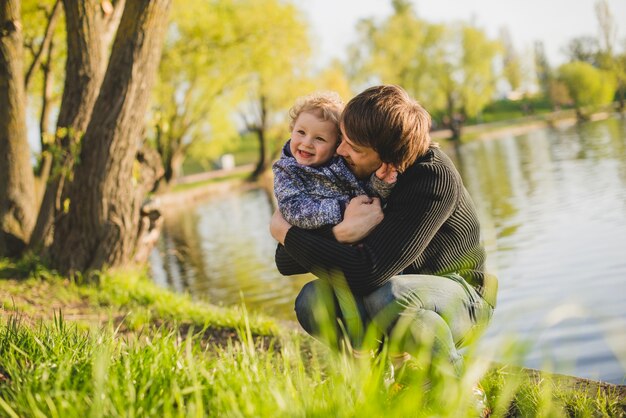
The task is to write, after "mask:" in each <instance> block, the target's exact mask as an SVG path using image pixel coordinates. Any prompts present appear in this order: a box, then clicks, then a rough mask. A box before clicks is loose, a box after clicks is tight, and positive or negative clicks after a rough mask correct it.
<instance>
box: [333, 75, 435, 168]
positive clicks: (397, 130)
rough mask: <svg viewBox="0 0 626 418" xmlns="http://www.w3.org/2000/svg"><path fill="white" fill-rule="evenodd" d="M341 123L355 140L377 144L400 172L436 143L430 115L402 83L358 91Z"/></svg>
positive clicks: (374, 147) (385, 159) (371, 145)
mask: <svg viewBox="0 0 626 418" xmlns="http://www.w3.org/2000/svg"><path fill="white" fill-rule="evenodd" d="M341 123H342V124H343V129H344V131H345V133H346V135H347V136H348V138H349V139H350V140H351V141H352V142H354V143H355V144H357V145H361V146H365V147H369V148H373V149H374V150H375V151H376V152H377V153H378V154H379V155H380V159H381V160H382V161H383V162H386V163H391V164H394V165H395V166H396V168H397V169H398V171H400V172H402V171H404V170H406V168H407V167H408V166H410V165H411V164H413V163H414V162H415V160H417V159H418V158H419V157H421V156H423V155H424V154H426V152H427V151H428V148H429V147H430V146H431V145H436V144H431V140H430V133H429V132H430V126H431V119H430V115H429V114H428V112H427V111H426V109H424V108H423V107H422V106H421V105H420V104H419V103H418V102H417V101H415V100H414V99H412V98H411V97H410V96H409V95H408V93H407V92H406V91H404V90H403V89H402V88H401V87H399V86H394V85H382V86H374V87H370V88H368V89H367V90H365V91H363V92H362V93H360V94H358V95H357V96H355V97H354V98H353V99H352V100H350V101H349V102H348V104H347V105H346V107H345V108H344V110H343V113H342V115H341Z"/></svg>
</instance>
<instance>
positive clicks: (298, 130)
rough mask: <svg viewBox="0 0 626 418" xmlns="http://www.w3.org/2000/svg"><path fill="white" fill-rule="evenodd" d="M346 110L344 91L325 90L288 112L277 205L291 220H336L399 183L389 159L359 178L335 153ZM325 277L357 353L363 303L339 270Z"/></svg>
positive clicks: (303, 223)
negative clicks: (355, 201)
mask: <svg viewBox="0 0 626 418" xmlns="http://www.w3.org/2000/svg"><path fill="white" fill-rule="evenodd" d="M342 110H343V102H342V101H341V99H340V98H339V95H338V94H337V93H332V92H326V93H315V94H312V95H309V96H305V97H301V98H299V99H298V100H297V101H296V103H295V104H294V106H293V107H292V108H291V110H290V111H289V116H290V118H291V121H290V125H289V128H290V129H291V139H290V140H289V141H287V143H286V144H285V146H284V147H283V151H282V155H281V158H280V159H279V160H278V161H277V162H276V163H274V165H273V167H272V168H273V171H274V194H275V195H276V200H277V202H278V209H279V210H280V212H281V214H282V215H283V217H284V218H285V220H286V221H287V222H289V223H290V224H291V225H294V226H298V227H300V228H304V229H317V228H320V227H323V226H325V225H335V224H337V223H339V222H341V220H342V219H343V212H344V210H345V207H346V205H347V204H348V202H350V199H352V198H353V197H355V196H359V195H363V194H367V195H369V196H378V197H380V198H382V199H386V198H387V197H389V194H390V193H391V190H392V189H393V186H394V185H395V182H396V176H397V172H396V170H395V169H393V167H391V166H390V165H389V164H385V163H383V165H382V166H381V168H380V169H379V170H377V171H376V172H375V173H374V174H372V176H371V177H370V179H369V181H359V180H358V179H357V178H356V176H355V175H354V174H353V173H352V171H350V169H349V168H348V166H347V165H346V163H345V162H344V160H343V158H341V157H340V156H339V155H337V154H336V153H335V150H336V149H337V147H338V146H339V143H340V141H341V138H340V129H339V119H340V117H341V111H342ZM316 275H318V277H320V275H321V272H318V273H317V274H316ZM326 276H327V277H328V281H329V283H330V285H331V286H332V291H333V292H334V294H335V296H336V298H337V301H338V304H339V309H341V312H342V315H343V318H344V321H345V326H346V330H345V331H346V332H347V333H348V334H349V336H350V341H352V343H353V344H354V345H355V346H354V347H353V348H354V349H355V352H356V351H357V349H359V348H360V347H359V346H360V343H361V342H362V341H363V337H364V334H365V332H364V327H363V323H362V322H361V316H360V315H359V313H358V307H357V306H356V303H355V300H354V297H353V296H352V293H351V291H350V289H349V288H348V285H347V283H346V281H345V278H344V277H343V275H342V274H341V273H340V272H331V271H328V272H327V274H326Z"/></svg>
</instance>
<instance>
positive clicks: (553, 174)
mask: <svg viewBox="0 0 626 418" xmlns="http://www.w3.org/2000/svg"><path fill="white" fill-rule="evenodd" d="M447 152H448V154H449V155H450V156H451V157H452V158H453V159H454V161H455V163H456V165H457V167H458V168H459V171H460V172H461V174H462V176H463V178H464V181H465V185H466V187H467V189H468V190H469V192H470V194H471V195H472V197H473V199H474V201H475V203H476V206H477V208H478V211H479V213H480V216H481V221H482V227H483V235H484V240H485V246H486V248H487V251H488V264H489V270H491V271H493V272H495V273H496V274H497V275H498V277H499V279H500V291H499V300H498V307H497V309H496V313H495V315H494V319H493V322H492V324H491V326H490V328H489V331H488V333H487V338H486V341H487V342H486V343H485V349H490V348H491V347H494V346H496V345H497V344H495V343H497V342H498V341H500V340H501V339H503V338H506V339H508V338H517V339H522V340H529V341H531V343H530V346H529V353H528V355H527V356H526V357H525V360H524V364H525V365H526V366H528V367H534V368H550V369H551V370H556V371H558V372H561V373H566V374H573V375H577V376H581V377H588V378H594V379H601V380H605V381H610V382H614V383H624V380H625V370H626V303H625V301H626V298H625V295H626V122H625V121H624V120H621V119H609V120H606V121H601V122H592V123H587V124H585V125H582V126H571V127H566V128H557V129H545V130H538V131H534V132H531V133H528V134H525V135H519V136H506V135H504V136H502V137H500V138H498V139H494V140H486V141H477V142H474V143H471V144H467V145H462V146H461V147H460V148H459V149H458V150H456V151H455V150H452V149H451V150H447ZM271 211H272V209H271V207H270V203H269V200H268V197H267V195H266V194H265V193H264V192H262V191H258V190H256V191H248V192H233V193H232V194H228V195H223V196H220V197H219V198H215V199H212V200H210V201H207V202H204V203H201V204H199V205H197V206H195V207H191V208H188V209H185V210H184V211H179V212H177V213H175V214H168V219H167V220H166V224H165V228H164V231H163V236H162V239H161V241H160V243H159V246H158V248H157V249H156V250H155V251H154V252H153V253H152V258H151V265H152V271H153V277H154V280H155V281H156V282H158V283H160V284H162V285H164V286H168V287H170V288H172V289H175V290H179V291H188V292H189V293H190V294H192V295H193V296H194V297H197V298H201V299H205V300H208V301H210V302H212V303H216V304H224V305H231V304H240V303H241V300H242V298H243V299H244V300H245V303H246V306H247V307H248V309H249V310H255V311H259V312H263V313H265V314H271V315H275V316H277V317H281V318H284V319H295V316H294V314H293V312H292V309H293V308H292V306H293V300H294V298H295V295H296V294H297V292H298V290H299V289H300V287H301V286H302V285H303V284H304V283H306V282H307V281H308V280H310V279H311V276H308V275H303V276H298V277H283V276H281V275H280V274H279V273H278V272H277V271H276V268H275V266H274V261H273V255H274V249H275V243H274V241H273V240H272V238H271V236H270V235H269V232H268V226H267V225H268V222H269V217H270V215H271ZM492 343H493V344H492Z"/></svg>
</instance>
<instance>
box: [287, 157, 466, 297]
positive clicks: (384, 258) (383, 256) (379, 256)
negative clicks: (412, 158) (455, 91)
mask: <svg viewBox="0 0 626 418" xmlns="http://www.w3.org/2000/svg"><path fill="white" fill-rule="evenodd" d="M459 181H460V180H459V179H458V178H457V175H456V173H453V172H452V171H451V170H450V169H449V168H448V167H445V166H443V165H433V164H425V165H423V166H419V167H416V168H415V172H414V173H413V174H411V178H409V179H405V181H404V182H402V181H399V182H398V184H396V188H395V190H394V193H393V194H392V196H391V197H390V200H389V204H388V206H387V210H386V212H385V217H384V219H383V221H382V222H381V223H380V224H379V225H378V226H377V227H375V228H374V229H373V231H372V232H371V233H370V234H369V235H368V236H367V237H365V238H364V239H363V241H362V242H360V243H359V244H358V245H346V244H341V243H339V242H336V241H335V240H330V239H325V238H323V237H319V236H316V235H314V234H311V233H309V232H307V231H305V230H303V229H301V228H298V227H290V228H286V229H283V233H284V236H283V241H284V245H285V249H286V251H287V253H289V255H290V256H291V257H292V258H293V259H294V260H295V261H296V262H297V263H298V264H299V265H301V266H302V267H303V268H305V269H307V270H309V271H311V270H312V269H313V268H314V267H322V268H333V267H335V268H339V269H340V270H342V271H343V273H344V275H345V277H346V280H347V281H348V284H349V285H350V288H351V289H352V291H353V292H354V293H355V294H361V295H362V294H368V293H370V292H371V291H373V290H375V289H377V288H378V287H380V286H381V285H383V284H384V283H385V282H386V281H387V280H389V278H391V277H392V276H393V275H395V274H397V273H398V272H399V271H402V270H403V269H404V268H405V267H407V266H408V265H409V264H410V263H411V262H412V261H414V260H415V259H416V258H417V257H418V256H419V254H420V253H421V252H422V251H423V250H424V249H425V248H426V246H427V245H428V243H429V242H430V240H431V239H432V237H433V236H434V235H435V233H436V232H437V231H438V230H439V228H440V226H441V224H442V223H443V222H444V221H445V220H446V219H447V218H448V217H449V215H450V214H451V213H452V211H453V210H454V208H455V205H456V202H457V201H458V193H459V191H460V184H459ZM346 218H347V216H346ZM348 221H349V220H348ZM338 227H339V225H338V226H337V227H335V229H337V228H338Z"/></svg>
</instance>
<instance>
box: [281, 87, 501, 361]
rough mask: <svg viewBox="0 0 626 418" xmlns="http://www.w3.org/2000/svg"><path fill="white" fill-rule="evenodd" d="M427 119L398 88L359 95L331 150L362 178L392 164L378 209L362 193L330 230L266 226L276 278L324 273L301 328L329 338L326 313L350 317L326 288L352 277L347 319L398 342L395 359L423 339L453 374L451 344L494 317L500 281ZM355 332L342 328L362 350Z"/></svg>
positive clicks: (304, 308) (305, 299) (300, 306)
mask: <svg viewBox="0 0 626 418" xmlns="http://www.w3.org/2000/svg"><path fill="white" fill-rule="evenodd" d="M430 125H431V120H430V115H429V114H428V113H427V112H426V110H424V108H423V107H422V106H421V105H419V104H418V103H417V102H416V101H415V100H413V99H411V98H410V97H409V96H408V94H407V93H406V92H405V91H404V90H402V89H401V88H400V87H397V86H390V85H383V86H376V87H371V88H369V89H367V90H365V91H364V92H362V93H361V94H359V95H357V96H356V97H354V98H353V99H352V100H351V101H350V102H349V103H348V104H347V105H346V107H345V109H344V111H343V114H342V120H341V126H340V127H341V133H342V142H341V144H340V146H339V148H338V149H337V153H338V154H340V155H341V156H342V157H343V158H344V159H345V160H346V162H347V164H348V166H349V167H350V169H351V170H352V171H353V172H354V174H355V175H356V176H357V177H358V178H360V179H367V178H369V176H371V174H372V173H373V172H375V171H376V170H377V169H378V168H379V167H380V166H381V165H382V164H384V163H386V164H388V165H389V166H391V167H394V168H395V169H396V170H397V171H398V173H399V174H398V178H397V182H396V185H395V187H394V189H393V191H392V192H391V195H390V196H389V198H388V200H387V201H386V204H385V211H384V213H383V210H382V207H381V202H380V200H379V199H376V198H369V197H367V196H358V197H356V198H354V199H352V200H351V201H350V203H349V204H348V206H347V208H346V210H345V214H344V219H343V221H342V222H340V223H339V224H337V225H335V226H334V227H332V229H330V228H329V229H327V230H325V231H315V232H313V231H307V230H304V229H301V228H298V227H293V226H291V225H290V224H289V223H287V222H286V221H285V220H284V219H283V218H282V216H281V215H280V213H279V212H276V213H275V214H274V216H273V217H272V220H271V224H270V230H271V233H272V235H273V236H274V238H275V239H276V240H277V241H278V242H279V246H278V249H277V252H276V265H277V267H278V270H279V271H280V272H281V273H282V274H285V275H291V274H299V273H305V272H312V273H314V274H315V275H316V276H318V277H320V279H318V280H314V281H312V282H310V283H308V284H306V285H305V286H304V287H303V289H302V290H301V291H300V294H299V295H298V297H297V299H296V307H295V309H296V316H297V318H298V321H299V322H300V324H301V325H302V327H303V328H304V329H305V330H306V331H307V332H309V333H310V334H312V335H314V336H317V337H320V338H322V339H324V336H323V335H322V332H323V318H324V317H325V316H328V312H331V315H332V316H333V317H336V319H337V320H338V323H339V324H340V325H341V324H343V326H344V327H345V324H349V323H353V322H354V321H350V320H346V318H344V317H345V316H346V313H345V312H343V311H342V310H341V309H336V308H337V301H336V299H335V300H334V299H333V298H332V297H331V298H327V297H325V296H324V295H325V292H324V291H323V290H324V289H328V288H329V285H330V287H331V288H332V287H336V286H341V285H347V287H348V288H349V289H350V291H351V292H352V294H353V295H354V300H355V305H356V308H355V312H353V313H352V315H357V316H358V317H359V318H360V320H361V322H362V324H363V326H364V327H368V326H370V325H373V326H375V327H376V328H378V329H379V330H380V331H381V333H382V334H384V335H385V336H386V337H387V338H389V340H390V341H392V343H394V342H395V343H394V344H395V346H394V347H393V349H394V350H397V351H396V352H395V353H396V361H395V363H396V367H397V366H399V365H400V364H401V363H402V362H404V361H405V360H407V359H408V358H410V356H409V354H410V353H415V352H417V350H418V349H419V348H420V346H421V345H423V344H424V342H425V341H426V340H428V342H429V343H430V344H432V349H433V350H434V351H435V352H436V353H437V354H440V355H444V356H447V358H448V359H449V360H450V363H451V365H452V366H453V368H454V369H455V371H457V372H460V368H461V365H462V358H461V356H460V354H459V353H458V351H457V348H458V347H460V346H461V345H463V344H464V343H466V342H467V341H468V340H469V339H470V337H471V336H472V335H473V334H474V332H475V330H476V329H479V328H481V327H482V326H484V325H485V324H486V323H487V322H488V321H489V319H490V318H491V315H492V312H493V307H494V306H495V300H496V292H497V280H496V278H495V277H493V276H490V275H488V274H486V273H485V272H484V263H485V252H484V249H483V248H482V246H481V243H480V228H479V222H478V217H477V215H476V210H475V208H474V205H473V203H472V201H471V199H470V197H469V195H468V193H467V191H466V190H465V187H464V186H463V183H462V180H461V177H460V175H459V173H458V172H457V170H456V168H455V167H454V165H453V164H452V162H451V161H450V159H449V158H448V157H447V156H446V155H445V154H444V153H443V152H442V151H441V150H440V149H439V148H438V146H437V144H434V143H432V142H431V140H430V135H429V131H430ZM320 305H321V306H322V309H319V306H320ZM357 334H359V333H355V332H350V330H348V335H349V336H350V339H351V340H352V341H351V344H352V346H353V347H355V348H357V349H359V348H361V347H360V346H359V345H360V343H361V340H362V339H361V338H360V339H359V341H355V337H354V336H355V335H357ZM359 335H360V334H359ZM327 342H329V343H333V342H332V341H327Z"/></svg>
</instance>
